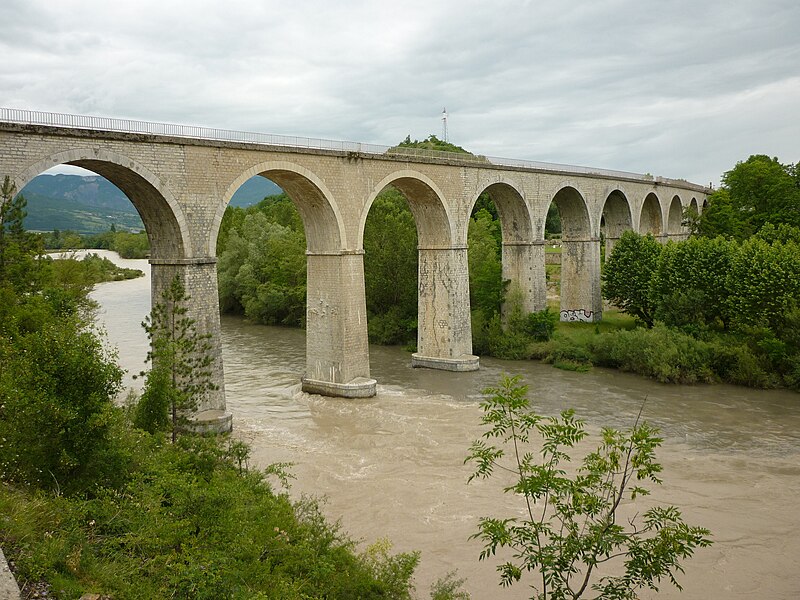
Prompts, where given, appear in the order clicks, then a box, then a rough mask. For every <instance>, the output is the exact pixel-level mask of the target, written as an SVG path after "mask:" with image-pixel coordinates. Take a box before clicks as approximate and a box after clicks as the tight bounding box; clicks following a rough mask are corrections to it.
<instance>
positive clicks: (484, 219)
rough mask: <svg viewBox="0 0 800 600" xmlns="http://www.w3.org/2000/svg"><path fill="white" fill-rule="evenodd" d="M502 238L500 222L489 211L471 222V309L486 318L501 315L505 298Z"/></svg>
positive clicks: (469, 241) (482, 212) (476, 216)
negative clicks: (500, 240) (479, 311)
mask: <svg viewBox="0 0 800 600" xmlns="http://www.w3.org/2000/svg"><path fill="white" fill-rule="evenodd" d="M499 236H500V222H499V221H497V220H494V219H492V215H491V213H489V211H487V210H483V209H482V210H480V211H478V212H477V213H476V214H475V216H474V217H473V218H471V219H470V221H469V232H468V238H467V241H468V246H469V295H470V307H471V308H472V309H473V310H481V311H483V313H484V314H487V315H494V314H497V313H499V312H500V308H501V306H502V304H503V297H504V295H505V285H504V282H503V264H502V260H501V247H500V245H499V244H498V243H497V239H498V238H499Z"/></svg>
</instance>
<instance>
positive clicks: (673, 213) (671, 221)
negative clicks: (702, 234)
mask: <svg viewBox="0 0 800 600" xmlns="http://www.w3.org/2000/svg"><path fill="white" fill-rule="evenodd" d="M667 233H668V234H669V235H676V234H680V233H683V204H682V203H681V198H680V196H678V195H677V194H675V195H674V196H673V197H672V201H671V202H670V203H669V213H668V214H667Z"/></svg>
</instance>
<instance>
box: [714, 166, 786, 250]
mask: <svg viewBox="0 0 800 600" xmlns="http://www.w3.org/2000/svg"><path fill="white" fill-rule="evenodd" d="M708 201H709V202H708V207H707V208H706V209H705V210H704V211H703V213H702V214H701V215H700V220H699V232H700V234H701V235H706V236H711V237H713V236H717V235H724V236H726V237H734V238H736V239H739V240H743V239H745V238H747V237H749V236H750V235H752V234H754V233H756V232H757V231H758V230H759V229H761V228H762V227H763V226H764V224H765V223H772V224H774V225H778V224H780V223H785V224H787V225H792V226H795V227H797V226H800V177H799V176H798V169H797V166H796V165H791V164H789V165H783V164H781V163H780V162H778V159H777V158H770V157H769V156H765V155H763V154H756V155H753V156H750V158H748V159H747V160H746V161H742V162H738V163H736V166H735V167H734V168H733V169H731V170H730V171H727V172H725V173H724V174H723V175H722V188H721V189H719V190H717V191H716V192H714V193H713V194H712V195H711V196H709V199H708Z"/></svg>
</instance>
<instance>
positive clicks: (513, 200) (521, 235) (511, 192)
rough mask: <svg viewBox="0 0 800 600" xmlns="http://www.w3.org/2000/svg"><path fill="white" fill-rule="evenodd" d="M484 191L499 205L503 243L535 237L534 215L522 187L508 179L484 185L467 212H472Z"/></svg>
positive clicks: (498, 211) (523, 240)
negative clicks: (521, 189)
mask: <svg viewBox="0 0 800 600" xmlns="http://www.w3.org/2000/svg"><path fill="white" fill-rule="evenodd" d="M484 192H485V193H487V194H489V197H490V198H491V199H492V202H494V205H495V207H497V214H498V215H499V217H500V230H501V233H502V236H503V243H504V244H505V243H514V242H529V241H531V240H532V239H533V217H532V215H531V212H530V208H529V207H528V204H527V203H526V202H525V199H524V197H523V195H522V192H521V191H520V187H519V186H518V185H516V184H515V183H514V182H512V181H509V180H506V179H502V180H499V181H494V182H491V183H486V184H484V185H482V186H481V187H480V188H479V191H478V193H477V194H475V196H474V198H473V199H472V202H471V203H470V205H469V211H467V214H472V209H473V207H474V206H475V203H476V202H477V201H478V198H479V197H480V196H481V195H482V194H483V193H484ZM464 235H466V232H464Z"/></svg>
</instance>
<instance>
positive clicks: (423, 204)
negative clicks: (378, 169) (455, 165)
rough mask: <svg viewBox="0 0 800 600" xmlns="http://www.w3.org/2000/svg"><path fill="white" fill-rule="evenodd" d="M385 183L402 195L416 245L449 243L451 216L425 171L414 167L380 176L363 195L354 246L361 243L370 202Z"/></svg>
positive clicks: (440, 194)
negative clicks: (364, 199)
mask: <svg viewBox="0 0 800 600" xmlns="http://www.w3.org/2000/svg"><path fill="white" fill-rule="evenodd" d="M388 185H392V186H394V187H396V188H397V189H398V190H400V192H401V193H402V194H403V195H404V196H405V197H406V200H407V201H408V205H409V207H410V208H411V213H412V214H413V215H414V222H415V223H416V226H417V240H418V245H419V246H420V247H431V248H433V247H447V246H450V245H451V244H452V243H453V241H454V240H455V232H454V230H453V220H452V219H451V217H450V212H449V211H448V209H447V206H446V205H445V202H444V200H443V199H444V194H442V192H441V190H440V189H439V187H438V186H437V185H436V184H435V183H434V182H433V181H432V180H431V179H430V178H429V177H427V176H426V175H423V174H422V173H419V172H418V171H412V170H402V171H395V172H394V173H391V174H390V175H387V176H386V177H384V178H383V179H382V180H381V181H380V182H379V183H378V184H377V185H376V186H375V187H374V188H373V191H372V193H371V194H370V195H369V197H368V198H367V202H366V203H365V204H364V209H363V211H362V213H361V218H360V220H359V223H358V240H357V244H358V246H357V248H358V249H362V248H363V247H364V227H365V226H366V223H367V215H369V210H370V208H372V203H373V202H374V201H375V198H376V197H377V196H378V194H380V193H381V191H383V189H384V188H385V187H386V186H388Z"/></svg>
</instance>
